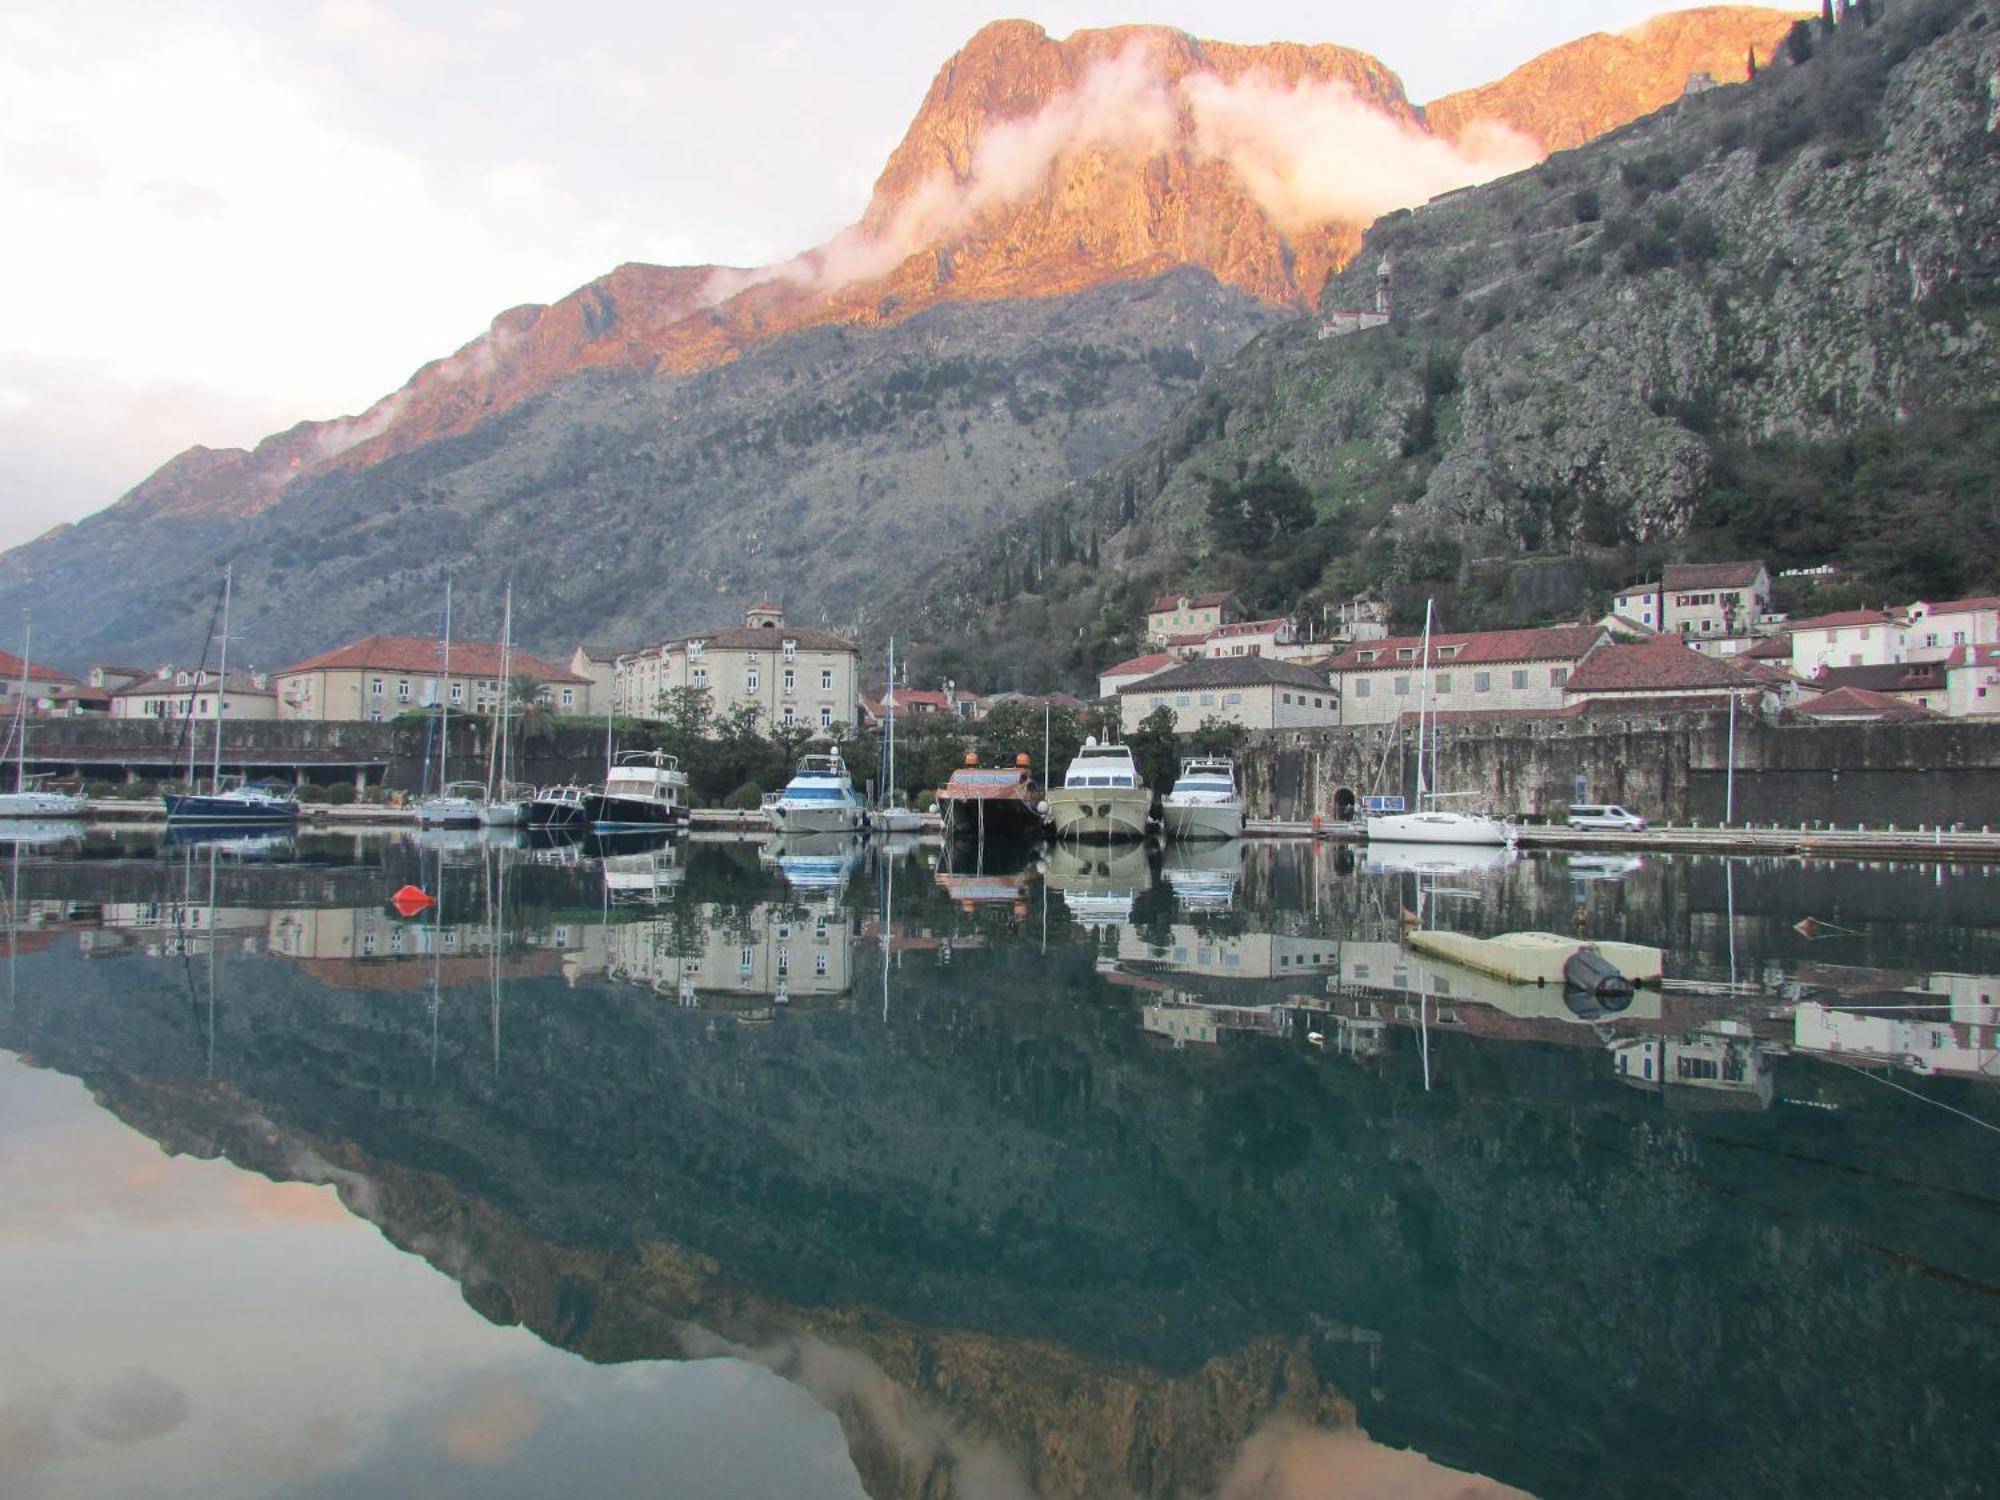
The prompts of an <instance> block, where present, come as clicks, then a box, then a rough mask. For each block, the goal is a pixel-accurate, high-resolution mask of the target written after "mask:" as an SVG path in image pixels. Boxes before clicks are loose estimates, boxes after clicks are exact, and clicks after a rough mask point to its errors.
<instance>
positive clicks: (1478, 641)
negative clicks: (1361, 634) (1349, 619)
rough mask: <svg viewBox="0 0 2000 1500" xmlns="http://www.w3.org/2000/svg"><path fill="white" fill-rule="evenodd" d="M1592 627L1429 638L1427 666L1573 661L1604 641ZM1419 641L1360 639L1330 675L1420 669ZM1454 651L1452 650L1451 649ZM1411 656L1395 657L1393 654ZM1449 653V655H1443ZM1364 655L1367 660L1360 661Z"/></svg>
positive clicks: (1410, 638)
mask: <svg viewBox="0 0 2000 1500" xmlns="http://www.w3.org/2000/svg"><path fill="white" fill-rule="evenodd" d="M1604 635H1605V632H1604V631H1602V630H1600V629H1599V628H1598V627H1597V626H1595V625H1551V626H1548V627H1546V628H1544V629H1541V630H1482V631H1475V632H1472V633H1469V634H1459V635H1438V634H1433V635H1432V636H1431V665H1432V666H1433V667H1435V668H1439V669H1444V668H1450V667H1462V666H1473V665H1488V664H1491V663H1495V662H1514V661H1573V660H1575V659H1576V658H1577V657H1580V656H1582V655H1583V653H1584V652H1586V651H1588V650H1589V649H1590V648H1591V646H1592V645H1594V644H1595V643H1596V642H1597V641H1599V640H1601V639H1603V638H1604ZM1423 644H1424V641H1423V637H1422V636H1418V635H1398V636H1390V637H1389V638H1388V639H1387V640H1380V641H1360V642H1357V643H1356V644H1355V645H1352V646H1350V647H1348V648H1347V649H1346V650H1345V651H1343V652H1341V653H1340V655H1338V656H1336V657H1335V658H1334V659H1333V661H1332V662H1331V663H1330V667H1331V670H1333V671H1335V672H1375V671H1387V670H1389V669H1390V668H1392V667H1401V668H1402V669H1403V670H1404V671H1408V670H1410V669H1411V668H1412V667H1416V666H1418V665H1420V659H1419V653H1420V652H1421V651H1422V650H1423ZM1453 648H1456V650H1453ZM1405 649H1407V650H1408V651H1409V652H1410V653H1411V654H1410V656H1408V657H1407V658H1401V659H1399V658H1398V657H1397V654H1396V653H1397V652H1398V651H1402V650H1405ZM1447 653H1450V654H1447ZM1364 656H1366V657H1367V658H1368V659H1367V660H1363V657H1364Z"/></svg>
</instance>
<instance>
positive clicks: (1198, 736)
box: [1187, 714, 1250, 759]
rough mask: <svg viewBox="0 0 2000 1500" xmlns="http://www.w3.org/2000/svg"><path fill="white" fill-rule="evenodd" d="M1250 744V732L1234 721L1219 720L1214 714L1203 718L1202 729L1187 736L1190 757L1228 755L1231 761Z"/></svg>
mask: <svg viewBox="0 0 2000 1500" xmlns="http://www.w3.org/2000/svg"><path fill="white" fill-rule="evenodd" d="M1249 743H1250V731H1249V729H1248V728H1246V727H1245V726H1244V725H1242V724H1239V723H1237V722H1236V721H1235V720H1234V719H1223V718H1218V717H1217V716H1216V715H1214V714H1208V715H1206V716H1204V717H1203V719H1202V721H1201V727H1200V728H1198V729H1197V730H1195V732H1194V733H1193V734H1191V735H1188V736H1187V753H1188V754H1189V755H1226V756H1229V757H1230V758H1231V759H1234V758H1235V757H1237V756H1239V755H1241V754H1242V753H1243V747H1244V746H1245V745H1247V744H1249Z"/></svg>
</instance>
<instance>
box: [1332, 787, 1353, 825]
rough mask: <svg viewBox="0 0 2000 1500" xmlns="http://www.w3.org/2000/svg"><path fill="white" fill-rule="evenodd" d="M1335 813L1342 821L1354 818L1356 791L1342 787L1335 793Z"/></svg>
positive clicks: (1346, 821)
mask: <svg viewBox="0 0 2000 1500" xmlns="http://www.w3.org/2000/svg"><path fill="white" fill-rule="evenodd" d="M1333 815H1334V817H1335V818H1336V819H1338V820H1339V821H1340V822H1342V823H1349V822H1352V821H1353V820H1354V793H1353V792H1352V791H1350V790H1348V788H1346V787H1342V788H1341V789H1340V790H1339V791H1337V792H1335V793H1334V794H1333Z"/></svg>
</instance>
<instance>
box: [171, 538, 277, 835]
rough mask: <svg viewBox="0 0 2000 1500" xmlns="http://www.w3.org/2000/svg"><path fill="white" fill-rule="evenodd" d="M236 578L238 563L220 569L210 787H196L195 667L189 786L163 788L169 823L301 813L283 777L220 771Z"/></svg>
mask: <svg viewBox="0 0 2000 1500" xmlns="http://www.w3.org/2000/svg"><path fill="white" fill-rule="evenodd" d="M234 583H235V569H234V568H230V567H225V568H224V569H223V570H222V632H221V635H220V640H221V643H222V661H221V666H220V668H219V669H218V670H217V672H216V674H215V758H214V762H213V764H212V765H211V767H210V769H209V781H208V787H209V789H208V790H207V791H206V792H202V791H199V790H196V781H195V772H194V754H195V740H196V739H197V738H198V736H197V735H196V733H195V727H194V699H195V692H196V690H198V689H199V688H200V686H201V673H200V672H199V671H197V672H196V673H195V684H194V688H191V689H190V690H189V693H188V709H187V714H186V717H187V721H188V774H187V785H188V790H187V791H185V792H163V793H162V794H161V800H162V801H164V802H165V803H166V805H167V821H168V822H169V823H230V824H246V823H291V822H295V821H296V820H297V818H298V816H299V803H298V799H297V798H296V797H294V796H293V795H292V789H291V788H290V787H288V786H286V785H285V784H284V783H283V782H281V781H248V780H245V779H244V778H242V777H236V778H234V781H233V783H232V782H231V781H229V780H225V779H224V777H223V774H222V726H223V723H224V722H225V720H226V718H227V714H228V709H229V595H230V591H231V589H232V587H233V586H234Z"/></svg>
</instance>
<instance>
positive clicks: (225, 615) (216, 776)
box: [188, 563, 236, 793]
mask: <svg viewBox="0 0 2000 1500" xmlns="http://www.w3.org/2000/svg"><path fill="white" fill-rule="evenodd" d="M235 576H236V564H234V563H224V564H223V565H222V665H221V668H220V669H219V670H218V672H217V673H216V679H215V765H214V768H213V769H212V770H211V771H210V772H209V778H208V781H209V785H208V789H209V791H210V792H211V793H213V792H219V791H221V790H222V705H223V701H224V695H225V694H227V693H228V691H229V591H230V587H231V585H232V583H233V581H234V579H235ZM199 685H200V684H196V686H199ZM188 741H189V743H190V744H192V743H193V741H194V736H193V735H189V736H188ZM188 780H189V781H190V782H192V781H193V780H194V778H193V776H189V778H188Z"/></svg>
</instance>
